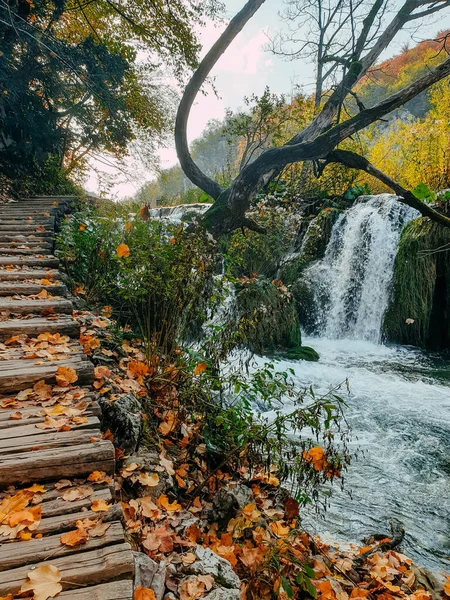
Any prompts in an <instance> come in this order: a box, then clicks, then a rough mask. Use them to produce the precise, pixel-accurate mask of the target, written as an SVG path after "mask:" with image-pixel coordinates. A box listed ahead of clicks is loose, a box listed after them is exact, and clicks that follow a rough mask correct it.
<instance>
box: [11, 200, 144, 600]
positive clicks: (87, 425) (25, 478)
mask: <svg viewBox="0 0 450 600" xmlns="http://www.w3.org/2000/svg"><path fill="white" fill-rule="evenodd" d="M73 200H74V199H73V198H70V197H39V198H31V199H27V200H25V199H24V200H21V201H18V202H9V203H7V204H2V205H0V502H1V499H2V497H3V495H4V493H6V490H7V489H8V493H10V486H15V489H16V491H17V490H18V489H20V488H21V487H23V486H26V485H30V484H34V483H39V484H43V485H44V486H45V493H44V494H43V495H42V501H41V504H40V506H41V507H42V519H41V521H40V523H39V526H38V530H37V532H38V533H39V534H41V535H42V537H40V538H36V539H30V540H26V541H25V540H19V539H12V540H11V539H8V538H5V537H3V536H2V535H1V529H0V596H7V595H8V594H12V595H13V596H15V595H16V594H17V593H18V591H19V590H20V587H21V586H22V584H24V583H25V582H26V581H27V574H28V573H29V572H30V571H31V570H32V569H34V568H36V567H38V566H40V565H43V564H51V565H54V566H55V567H57V568H58V569H59V571H60V573H61V581H62V585H63V591H62V592H61V593H60V594H59V595H58V596H57V597H58V598H62V599H64V600H91V599H93V600H95V599H97V600H132V598H133V576H134V560H133V554H132V552H131V548H130V546H129V544H128V543H126V541H125V537H124V530H123V526H122V522H121V519H122V509H121V507H120V506H119V505H116V504H114V501H113V498H112V491H113V489H112V487H113V484H110V485H108V484H107V483H100V484H89V485H91V487H93V488H94V492H93V493H92V494H91V495H90V496H89V497H87V498H84V499H81V500H75V501H66V500H64V499H63V498H62V497H61V495H62V493H61V491H60V490H59V489H58V488H57V487H55V483H56V482H57V481H59V480H61V479H69V480H73V479H81V478H83V479H84V478H86V477H87V476H88V475H89V474H90V473H92V472H93V471H103V472H105V473H106V474H107V475H110V476H112V475H114V467H115V458H114V456H115V453H114V447H113V445H112V443H111V442H110V441H107V440H103V439H102V436H101V431H100V421H99V417H100V416H101V413H100V408H99V406H98V404H97V403H96V402H94V401H93V400H92V398H91V397H90V395H89V394H90V388H88V389H86V390H84V391H83V394H84V401H86V402H87V406H88V407H87V409H86V411H85V412H83V417H85V419H84V420H83V422H81V423H79V424H72V425H71V426H70V429H68V430H67V431H58V430H56V429H55V428H53V429H43V428H39V427H37V426H38V425H39V424H42V423H43V419H44V416H45V415H44V412H43V411H42V406H39V405H36V402H35V401H34V403H33V402H30V405H29V406H28V405H25V406H23V404H24V402H26V400H25V401H24V402H22V404H21V407H20V410H17V409H16V408H14V401H15V400H14V399H15V397H16V394H17V393H18V392H21V390H30V388H33V386H34V385H35V384H36V383H37V382H38V381H41V380H44V381H45V383H46V384H52V385H53V384H55V383H56V379H55V375H56V372H57V370H58V368H59V367H61V366H63V367H71V368H73V369H74V370H75V372H76V374H77V377H78V380H77V382H76V385H77V386H79V385H80V386H87V385H89V384H90V383H92V381H93V371H94V369H93V365H92V363H91V362H90V361H89V359H88V358H87V356H86V355H85V354H84V352H83V349H82V347H81V345H80V343H79V341H78V336H79V325H78V323H77V321H75V319H73V317H72V302H71V300H70V299H69V298H68V291H67V288H66V286H65V284H64V283H63V278H62V276H61V273H60V272H59V270H58V267H59V261H58V259H57V258H56V257H55V256H54V255H53V254H52V252H53V248H54V233H55V227H57V225H58V223H59V222H60V220H61V218H62V217H63V216H64V214H65V213H66V212H67V211H68V210H70V207H71V204H72V202H73ZM39 294H41V296H39ZM45 333H50V334H55V333H59V334H60V335H62V336H69V337H70V338H71V341H70V342H69V343H68V344H67V345H66V348H67V352H68V354H67V355H62V354H61V355H59V354H58V355H57V360H54V357H51V358H50V357H44V358H41V357H39V358H36V356H35V355H34V354H33V352H30V351H29V350H28V351H26V350H24V347H25V348H26V345H27V344H28V342H29V341H31V340H33V339H35V338H37V336H39V335H40V334H45ZM15 336H18V339H20V340H25V346H22V345H21V344H18V345H14V343H12V342H11V338H14V337H15ZM8 341H9V343H8ZM5 342H7V344H6V345H5ZM28 345H29V344H28ZM22 393H23V394H24V397H25V398H26V394H27V391H25V392H22ZM112 481H113V480H112ZM2 492H4V493H3V494H2ZM13 493H14V492H13ZM94 500H104V501H105V502H107V503H109V504H110V505H111V507H110V508H109V510H107V511H106V512H102V513H101V516H102V520H103V522H108V523H110V526H109V528H108V529H107V530H106V533H105V534H104V535H103V536H101V537H92V538H89V540H88V542H86V543H85V544H83V545H81V546H74V547H70V546H65V545H63V544H61V542H60V537H61V535H62V534H63V533H65V532H67V531H71V530H73V529H75V523H76V521H77V520H79V519H86V518H88V519H96V518H98V517H99V513H98V512H93V511H92V510H91V506H92V502H93V501H94ZM0 519H1V515H0ZM0 524H1V520H0Z"/></svg>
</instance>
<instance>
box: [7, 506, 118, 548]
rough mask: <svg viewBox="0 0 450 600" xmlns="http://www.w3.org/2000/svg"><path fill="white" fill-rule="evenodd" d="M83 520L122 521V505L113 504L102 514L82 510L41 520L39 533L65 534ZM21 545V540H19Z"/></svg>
mask: <svg viewBox="0 0 450 600" xmlns="http://www.w3.org/2000/svg"><path fill="white" fill-rule="evenodd" d="M83 519H91V520H93V521H96V520H97V519H101V520H102V522H103V523H110V522H111V521H121V520H122V519H123V511H122V507H121V505H120V504H113V505H112V506H111V508H110V509H109V510H107V511H105V512H102V513H101V516H99V513H98V512H94V511H92V510H82V511H79V512H74V513H70V514H67V513H64V514H61V515H57V516H55V517H47V518H43V519H41V522H40V523H39V529H38V532H39V533H41V534H42V535H52V534H55V533H64V532H65V531H70V530H71V529H75V528H76V522H77V521H79V520H83ZM17 542H18V543H20V540H17Z"/></svg>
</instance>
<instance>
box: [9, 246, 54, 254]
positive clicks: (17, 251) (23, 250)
mask: <svg viewBox="0 0 450 600" xmlns="http://www.w3.org/2000/svg"><path fill="white" fill-rule="evenodd" d="M47 252H48V247H47V248H45V247H44V246H42V245H41V246H38V247H36V248H15V247H14V246H12V247H5V246H2V245H1V244H0V255H1V256H4V255H8V256H31V255H34V254H46V253H47Z"/></svg>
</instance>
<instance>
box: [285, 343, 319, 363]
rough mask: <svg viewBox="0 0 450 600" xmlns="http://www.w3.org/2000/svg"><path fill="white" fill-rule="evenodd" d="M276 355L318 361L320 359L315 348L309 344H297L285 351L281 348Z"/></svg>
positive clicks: (289, 358)
mask: <svg viewBox="0 0 450 600" xmlns="http://www.w3.org/2000/svg"><path fill="white" fill-rule="evenodd" d="M275 355H276V356H280V357H282V358H286V359H287V360H309V361H313V362H317V361H318V360H319V359H320V356H319V354H318V353H317V352H316V351H315V350H314V348H310V347H309V346H297V347H295V348H289V349H287V350H285V351H283V350H279V351H278V352H276V353H275Z"/></svg>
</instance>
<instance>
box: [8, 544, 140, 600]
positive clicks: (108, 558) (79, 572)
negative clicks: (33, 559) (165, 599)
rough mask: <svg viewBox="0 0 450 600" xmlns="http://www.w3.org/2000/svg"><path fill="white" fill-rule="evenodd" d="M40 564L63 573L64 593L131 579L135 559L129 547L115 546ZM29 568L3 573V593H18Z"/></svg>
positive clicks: (19, 568)
mask: <svg viewBox="0 0 450 600" xmlns="http://www.w3.org/2000/svg"><path fill="white" fill-rule="evenodd" d="M41 564H49V565H50V564H51V565H54V566H55V567H56V568H57V569H58V570H59V571H60V573H61V584H62V586H63V591H65V590H68V589H71V588H79V586H88V585H95V584H99V583H103V582H108V581H112V580H115V579H119V578H124V579H125V578H129V579H132V578H133V576H134V559H133V553H132V552H131V548H130V545H129V544H115V545H114V546H106V547H105V548H98V549H96V550H91V551H88V552H79V553H78V554H77V555H75V556H63V557H61V558H54V559H50V560H48V561H45V562H43V563H41ZM29 570H30V568H29V567H17V568H16V569H11V570H9V571H2V572H1V574H0V594H2V595H3V596H6V594H15V593H17V592H18V590H20V588H21V587H22V585H23V584H24V583H25V582H26V581H27V573H28V572H29Z"/></svg>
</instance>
